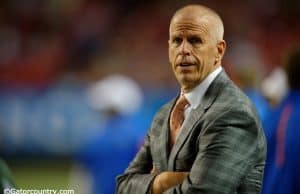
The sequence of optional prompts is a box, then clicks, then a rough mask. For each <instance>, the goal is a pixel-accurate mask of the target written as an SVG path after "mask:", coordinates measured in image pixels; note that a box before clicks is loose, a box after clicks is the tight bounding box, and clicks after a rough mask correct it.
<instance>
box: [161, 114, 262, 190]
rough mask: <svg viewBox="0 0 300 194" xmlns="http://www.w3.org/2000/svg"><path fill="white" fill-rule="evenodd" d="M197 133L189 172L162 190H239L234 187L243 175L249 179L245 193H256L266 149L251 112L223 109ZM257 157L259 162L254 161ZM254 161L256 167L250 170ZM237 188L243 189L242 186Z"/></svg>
mask: <svg viewBox="0 0 300 194" xmlns="http://www.w3.org/2000/svg"><path fill="white" fill-rule="evenodd" d="M201 133H202V134H201V135H200V136H199V138H198V144H197V145H198V153H197V156H196V159H195V161H194V163H193V165H192V168H191V171H190V174H189V176H188V177H187V178H186V179H185V180H184V181H183V183H182V184H180V185H178V186H176V187H173V188H170V189H169V190H167V191H166V192H164V193H165V194H174V193H176V194H179V193H183V194H186V193H189V194H193V193H195V194H196V193H197V194H231V193H235V192H236V191H238V193H239V188H238V187H239V185H241V184H242V182H243V180H245V179H247V181H250V183H251V184H249V185H246V186H247V193H253V194H254V193H255V194H256V193H260V189H261V180H262V176H263V168H264V159H265V151H266V150H265V139H264V135H263V132H262V128H261V126H260V123H258V121H257V120H256V118H255V116H253V115H251V114H249V113H247V112H245V111H242V110H234V111H233V110H227V111H226V112H224V113H222V114H221V115H219V116H216V118H215V119H214V121H213V122H212V123H211V124H210V125H208V126H207V127H205V129H202V131H201ZM259 158H260V159H259ZM259 160H261V163H260V164H259V165H257V161H259ZM255 165H257V168H256V167H255V168H256V169H257V170H254V171H252V170H250V169H253V168H254V166H255ZM255 168H254V169H255ZM249 175H251V176H250V177H248V176H249ZM252 183H253V184H252ZM249 189H250V190H249ZM240 191H241V192H242V193H243V188H242V189H241V190H240Z"/></svg>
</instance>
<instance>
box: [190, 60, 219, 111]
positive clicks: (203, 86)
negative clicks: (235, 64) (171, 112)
mask: <svg viewBox="0 0 300 194" xmlns="http://www.w3.org/2000/svg"><path fill="white" fill-rule="evenodd" d="M221 71H222V67H221V66H220V67H218V68H217V69H215V70H214V71H213V72H211V73H210V74H209V75H208V76H207V77H206V78H205V79H204V80H203V81H202V82H201V83H200V84H199V85H198V86H196V87H195V88H194V89H193V90H192V91H190V92H188V93H185V94H184V96H185V97H186V99H187V100H188V102H189V104H190V105H191V107H192V109H195V108H197V107H198V106H199V105H200V103H201V100H202V98H203V96H204V93H205V92H206V90H207V89H208V87H209V86H210V84H211V83H212V82H213V81H214V79H215V78H216V77H217V75H219V73H220V72H221Z"/></svg>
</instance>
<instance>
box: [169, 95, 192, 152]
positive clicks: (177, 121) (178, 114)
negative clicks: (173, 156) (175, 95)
mask: <svg viewBox="0 0 300 194" xmlns="http://www.w3.org/2000/svg"><path fill="white" fill-rule="evenodd" d="M188 104H189V102H188V101H187V99H186V98H185V97H184V96H183V95H181V96H180V98H179V99H178V100H177V102H176V104H175V106H174V108H173V110H172V113H171V117H170V148H172V146H173V145H174V143H175V140H176V136H177V135H178V132H179V129H180V127H181V125H182V123H183V121H184V108H185V106H186V105H188Z"/></svg>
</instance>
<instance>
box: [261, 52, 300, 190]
mask: <svg viewBox="0 0 300 194" xmlns="http://www.w3.org/2000/svg"><path fill="white" fill-rule="evenodd" d="M285 69H286V73H287V78H288V83H289V87H290V91H289V92H288V94H287V96H286V97H285V98H284V99H283V101H282V103H281V104H280V105H279V106H278V107H277V108H276V109H275V110H274V112H273V113H271V114H270V115H269V117H268V118H267V120H266V122H265V123H264V127H265V131H266V137H267V140H268V141H267V142H268V148H269V149H268V154H267V165H266V171H265V176H264V187H263V193H264V194H281V193H284V194H294V193H300V169H299V164H300V155H299V150H300V141H299V139H300V131H299V120H300V77H299V74H300V47H299V48H298V49H295V50H294V51H293V52H292V53H291V54H290V56H289V58H288V60H287V63H286V66H285Z"/></svg>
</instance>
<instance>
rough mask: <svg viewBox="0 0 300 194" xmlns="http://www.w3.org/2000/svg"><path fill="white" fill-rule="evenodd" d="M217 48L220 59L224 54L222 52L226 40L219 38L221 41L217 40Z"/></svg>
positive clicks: (224, 48)
mask: <svg viewBox="0 0 300 194" xmlns="http://www.w3.org/2000/svg"><path fill="white" fill-rule="evenodd" d="M217 49H218V57H219V58H220V59H222V58H223V56H224V53H225V51H226V42H225V40H221V41H219V42H218V44H217Z"/></svg>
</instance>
